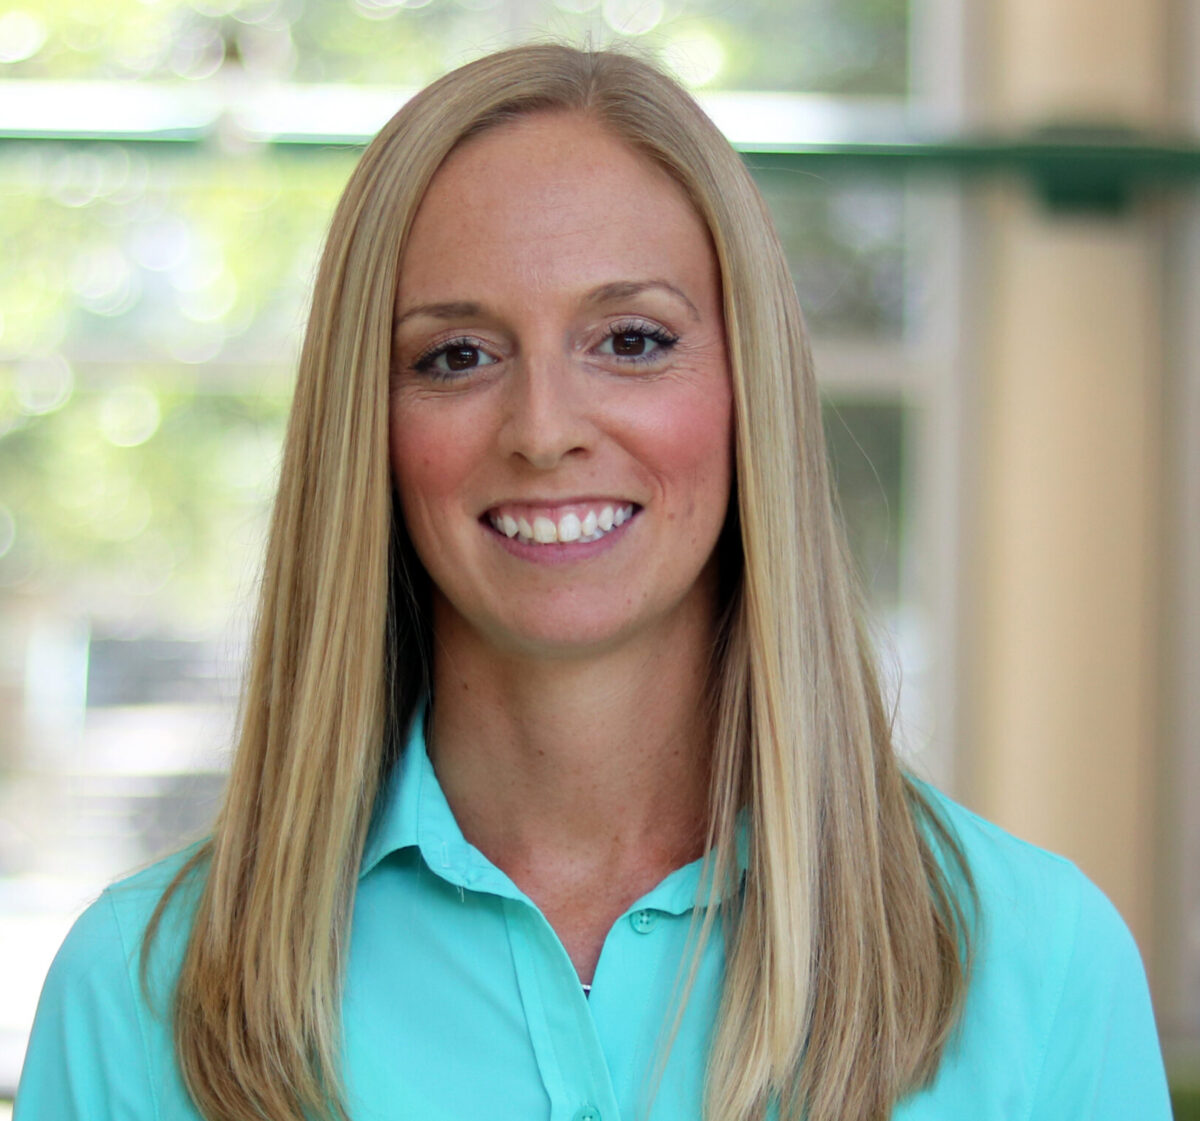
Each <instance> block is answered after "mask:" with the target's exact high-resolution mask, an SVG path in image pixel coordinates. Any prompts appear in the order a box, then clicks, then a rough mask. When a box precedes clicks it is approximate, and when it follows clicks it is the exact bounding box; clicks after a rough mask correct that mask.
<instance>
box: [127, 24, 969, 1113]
mask: <svg viewBox="0 0 1200 1121" xmlns="http://www.w3.org/2000/svg"><path fill="white" fill-rule="evenodd" d="M554 110H557V111H575V112H583V113H588V114H591V115H592V116H593V117H594V118H595V119H597V120H598V121H600V122H601V123H603V124H604V125H606V126H607V127H608V128H610V129H611V130H612V131H613V132H614V134H615V135H617V136H619V137H621V138H623V139H624V140H625V141H626V142H627V143H629V144H630V145H631V146H633V147H634V148H635V149H636V150H638V151H639V152H641V153H643V154H645V155H647V156H649V157H650V158H651V159H653V160H655V161H656V162H657V163H658V164H659V165H660V166H662V167H663V168H665V169H666V170H667V171H668V172H669V173H670V174H671V175H673V176H674V177H675V179H676V180H677V181H678V182H679V183H680V184H681V185H682V186H683V187H684V189H685V190H686V191H687V193H688V195H689V196H690V198H691V199H692V201H693V203H694V205H695V206H696V209H697V211H698V212H699V213H700V215H701V216H702V217H703V218H704V220H705V221H706V222H707V224H708V227H709V229H710V231H711V233H712V237H713V242H714V245H715V247H716V252H717V256H718V259H719V263H720V269H721V278H722V284H723V290H724V305H725V322H726V329H727V333H728V344H729V361H730V368H731V372H732V379H733V390H734V400H735V412H736V445H737V454H736V480H737V482H736V491H737V494H736V499H737V501H736V505H735V507H734V510H733V513H732V515H731V520H730V527H729V530H728V534H727V541H726V551H727V552H728V553H729V554H730V556H731V557H732V562H731V563H730V564H727V565H726V566H725V568H726V571H725V577H726V580H725V593H726V594H725V603H724V610H723V614H722V617H721V620H720V623H719V628H718V630H719V633H718V643H717V654H716V666H715V671H714V682H715V684H714V691H715V704H716V718H715V726H716V734H715V742H714V745H713V751H714V756H713V759H714V766H713V787H712V802H711V807H712V808H711V815H710V817H711V824H710V842H711V844H712V847H713V848H712V851H713V856H712V862H713V871H714V881H715V882H732V881H733V879H734V878H735V874H736V873H735V858H734V853H735V847H736V846H735V830H736V816H737V814H738V811H739V809H740V808H741V807H742V806H748V807H749V810H750V815H751V823H752V830H751V835H752V843H751V852H750V863H749V868H748V870H747V873H746V878H745V887H744V890H743V891H741V892H740V893H739V892H734V893H732V895H731V898H732V899H733V900H734V902H733V903H732V904H731V905H730V906H729V907H728V914H727V915H726V920H727V921H726V930H727V958H726V967H725V980H724V987H723V994H722V1000H721V1006H720V1010H719V1015H718V1023H717V1025H716V1028H715V1035H714V1042H713V1046H712V1052H711V1055H710V1058H709V1063H708V1082H707V1091H706V1111H705V1112H706V1116H707V1117H708V1118H710V1119H712V1121H751V1119H756V1118H761V1117H762V1116H763V1115H764V1113H765V1111H766V1109H767V1107H768V1105H769V1104H771V1103H775V1104H776V1105H777V1106H778V1108H779V1109H780V1117H781V1118H783V1119H785V1121H793V1119H798V1118H799V1117H800V1116H801V1115H802V1114H803V1115H805V1116H807V1118H808V1119H809V1121H833V1119H835V1118H836V1119H838V1121H882V1119H884V1118H886V1117H888V1115H889V1114H890V1112H891V1109H892V1106H893V1105H894V1103H895V1102H896V1101H897V1100H898V1099H899V1098H900V1097H902V1096H903V1095H904V1094H905V1093H907V1092H910V1091H912V1090H913V1089H915V1088H917V1087H919V1086H921V1085H923V1084H925V1083H926V1082H928V1081H929V1080H930V1079H931V1078H932V1076H933V1074H934V1073H935V1071H936V1069H937V1065H938V1062H939V1059H940V1056H941V1053H942V1050H943V1048H944V1045H945V1043H946V1040H947V1037H948V1035H949V1033H950V1031H951V1030H952V1028H953V1025H954V1023H955V1020H956V1018H957V1014H958V1010H959V1008H960V1006H961V1003H962V1000H963V997H964V992H965V987H966V982H967V962H968V958H969V953H968V947H969V941H970V939H969V930H968V926H969V915H968V909H969V906H970V904H971V900H972V898H973V889H972V887H971V883H970V875H969V871H968V869H967V868H966V866H965V862H964V860H963V858H962V855H961V853H960V851H959V849H958V848H957V846H956V845H955V843H954V841H953V839H952V837H950V836H949V835H948V833H947V832H946V830H945V829H943V828H942V827H941V826H940V824H939V821H938V819H937V816H936V814H934V812H933V811H932V809H931V808H930V806H929V805H928V804H927V802H926V801H925V800H924V799H923V797H922V796H921V794H920V793H919V791H918V789H917V787H915V786H914V785H913V784H912V783H911V782H909V781H908V780H907V779H906V778H905V777H904V776H903V775H902V774H901V772H900V770H899V768H898V765H897V763H896V760H895V757H894V755H893V751H892V744H891V730H890V724H889V720H888V717H887V713H886V710H885V708H884V705H883V703H882V700H881V696H880V690H879V687H878V684H877V681H876V677H875V671H874V668H873V663H872V657H871V654H870V650H869V646H868V643H867V641H866V639H865V637H864V634H863V631H862V629H861V627H860V624H859V622H858V620H859V619H860V617H861V613H860V610H859V604H858V602H857V596H856V592H855V584H854V581H853V579H852V576H851V572H852V568H851V565H850V564H849V562H848V560H847V558H846V556H845V552H844V546H843V538H842V534H841V530H840V526H839V522H838V519H837V516H836V513H835V509H834V504H833V500H832V497H831V491H830V482H829V478H828V471H827V466H826V461H825V450H824V441H823V435H822V428H821V421H820V406H819V402H818V397H817V391H816V386H815V381H814V378H813V374H812V369H811V361H810V357H809V352H808V345H807V341H806V335H805V329H804V324H803V321H802V318H801V315H800V310H799V307H798V305H797V302H796V297H795V292H794V289H793V286H792V282H791V279H790V275H789V272H788V268H787V264H786V262H785V260H784V256H783V253H782V250H781V248H780V245H779V242H778V239H777V237H776V235H775V233H774V228H773V225H772V222H771V218H770V215H769V214H768V212H767V210H766V207H765V205H764V203H763V201H762V199H761V197H760V195H759V193H758V191H757V189H756V188H755V187H754V185H753V182H752V180H751V179H750V176H749V175H748V174H747V172H746V170H745V168H744V167H743V165H742V163H741V160H740V159H739V157H738V156H737V154H736V153H735V152H734V151H733V150H732V149H731V148H730V146H729V144H728V143H727V142H726V141H725V139H724V138H723V137H722V136H721V134H720V133H719V132H718V130H717V129H716V127H715V126H714V125H713V124H712V122H711V121H709V119H708V118H707V117H706V116H705V115H704V114H703V112H702V111H701V110H700V109H699V107H698V106H697V105H696V104H695V102H694V101H693V100H692V99H691V97H690V96H688V94H686V93H685V92H684V91H683V90H682V89H680V88H679V87H678V86H677V85H676V84H675V83H674V82H672V81H671V80H670V79H667V78H665V77H664V76H662V75H661V74H659V73H658V72H657V71H655V70H654V69H653V68H652V67H650V66H648V65H647V64H645V63H643V62H640V61H638V60H635V59H633V58H630V57H628V56H625V55H622V54H619V53H612V52H606V51H599V52H585V51H576V50H572V49H570V48H566V47H562V46H553V45H538V46H525V47H519V48H516V49H513V50H509V51H505V52H502V53H499V54H495V55H491V56H489V57H486V58H483V59H480V60H478V61H476V62H473V63H470V64H469V65H467V66H464V67H462V68H461V69H459V70H457V71H455V72H453V73H452V74H449V75H447V76H446V77H444V78H442V79H441V80H439V81H438V82H436V83H434V84H433V85H432V86H430V87H429V88H428V89H426V90H425V91H424V92H423V93H421V94H419V95H418V96H416V97H415V98H414V99H413V100H411V101H410V102H409V103H408V104H407V105H405V106H404V108H403V109H401V110H400V112H399V113H397V114H396V116H395V117H393V119H392V120H391V121H390V122H389V123H388V124H387V125H386V126H385V127H384V129H383V131H382V132H381V133H380V134H379V136H378V137H376V139H375V140H374V141H373V142H372V143H371V145H370V146H369V147H368V148H367V150H366V152H365V154H364V155H363V157H362V160H361V162H360V163H359V165H358V167H357V169H356V170H355V172H354V173H353V175H352V176H351V179H350V182H349V184H348V186H347V187H346V190H345V193H344V194H343V196H342V198H341V201H340V203H339V205H338V207H337V210H336V213H335V215H334V218H333V223H332V228H331V230H330V233H329V236H328V240H327V244H326V247H325V252H324V255H323V257H322V260H321V265H320V269H319V273H318V277H317V283H316V288H315V293H314V297H313V307H312V313H311V316H310V319H309V323H308V330H307V333H306V336H305V340H304V346H303V350H302V353H301V358H300V371H299V380H298V384H297V388H296V395H295V401H294V404H293V407H292V414H291V419H290V422H289V426H288V431H287V437H286V442H285V447H284V457H283V469H282V478H281V482H280V488H279V495H278V499H277V502H276V506H275V511H274V517H273V521H272V525H271V532H270V539H269V544H268V549H267V557H266V566H265V575H264V580H263V587H262V595H261V601H260V607H259V615H258V620H257V629H256V635H255V641H254V645H253V649H252V656H251V660H250V666H249V670H248V678H247V682H246V686H245V690H244V695H243V701H242V718H241V730H240V742H239V745H238V750H237V753H236V757H235V760H234V764H233V769H232V774H231V776H230V781H229V786H228V792H227V795H226V798H225V802H224V805H223V808H222V810H221V813H220V816H219V818H218V821H217V823H216V826H215V829H214V833H213V836H212V838H211V840H210V841H208V842H207V843H206V844H205V845H204V846H203V847H202V848H201V849H200V850H199V851H198V852H197V853H196V854H195V855H194V857H193V858H192V860H191V861H190V862H189V864H188V866H187V867H186V868H185V869H184V871H183V872H182V873H181V874H180V877H179V878H177V880H176V885H175V886H178V884H180V883H182V882H183V880H184V879H185V878H186V877H187V876H189V875H190V874H192V873H193V872H196V871H202V873H203V887H202V892H201V895H200V900H199V903H198V907H197V910H196V914H195V918H194V922H193V926H192V931H191V936H190V940H189V943H188V946H187V950H186V954H185V957H184V960H183V963H182V967H181V971H180V974H179V979H178V983H177V987H176V991H175V998H174V1031H175V1039H176V1046H177V1052H178V1057H179V1063H180V1067H181V1069H182V1072H183V1076H184V1079H185V1081H186V1084H187V1086H188V1089H189V1091H190V1092H191V1094H192V1096H193V1098H194V1099H195V1101H196V1103H197V1105H198V1106H199V1108H200V1110H201V1112H202V1113H203V1114H204V1115H205V1116H206V1117H207V1118H209V1119H210V1121H235V1119H236V1121H241V1119H243V1118H245V1117H249V1116H261V1117H264V1118H268V1119H270V1121H303V1118H304V1117H305V1116H313V1115H317V1116H333V1117H339V1118H344V1117H345V1116H346V1114H345V1112H344V1109H343V1106H342V1103H341V1094H340V1073H339V1060H338V1055H339V1032H340V986H341V979H342V975H343V971H344V967H345V954H346V947H347V944H348V927H349V923H350V918H351V911H352V907H353V902H354V890H355V884H356V880H357V874H358V866H359V861H360V857H361V854H362V849H363V844H364V841H365V837H366V832H367V827H368V824H369V821H370V816H371V812H372V808H373V805H374V801H375V797H376V794H377V792H378V790H379V787H380V782H381V779H382V778H383V776H384V775H385V774H386V771H387V769H388V767H390V766H391V765H392V763H393V762H394V759H395V754H396V751H397V743H396V740H397V736H398V733H399V730H400V729H403V728H404V727H405V725H406V724H407V721H408V719H409V717H410V715H411V713H412V711H413V709H414V707H415V705H416V704H417V703H418V701H419V699H420V698H421V696H422V695H423V694H424V692H425V690H426V688H427V685H428V682H427V677H426V674H427V665H428V658H427V647H428V635H427V634H426V633H425V630H426V627H427V614H426V609H425V593H424V589H423V588H422V582H423V581H424V579H425V578H424V576H423V574H422V572H421V571H420V566H419V565H418V564H416V562H415V560H414V558H413V555H412V553H411V549H410V546H409V544H408V542H407V539H406V536H405V533H404V529H403V525H402V522H401V520H400V518H399V517H398V515H397V514H396V512H395V511H394V509H393V494H392V484H391V479H390V477H389V470H388V462H389V461H388V420H387V417H388V380H389V379H388V372H389V359H390V349H391V336H392V307H393V301H394V297H395V292H396V284H397V272H398V264H399V260H400V255H401V252H402V249H403V246H404V244H405V238H406V236H407V233H408V230H409V227H410V224H411V222H412V220H413V217H414V215H415V213H416V210H417V207H418V205H419V203H420V201H421V198H422V196H423V194H424V192H425V190H426V188H427V186H428V184H429V182H430V179H431V178H432V177H433V175H434V173H435V172H436V170H437V169H438V167H439V165H440V164H441V163H442V161H443V160H444V159H445V157H446V156H447V154H448V153H449V152H450V151H451V149H453V148H454V146H455V145H456V144H458V143H459V142H461V141H462V140H463V139H464V138H465V137H467V136H470V135H473V134H476V133H479V132H481V131H483V130H486V129H488V128H492V127H496V126H497V125H498V124H501V123H503V122H504V121H506V120H510V119H512V118H513V117H516V116H519V115H521V114H527V113H532V112H539V111H554ZM169 897H170V893H168V896H167V897H165V898H164V900H163V902H162V903H160V905H159V909H158V911H157V912H156V914H155V919H154V921H153V922H152V923H151V926H150V929H149V930H148V931H147V935H146V944H147V948H149V946H150V944H151V942H152V940H153V938H154V933H155V929H156V927H157V925H158V920H159V918H160V917H161V915H162V913H163V908H164V906H165V905H166V902H167V899H168V898H169ZM706 935H707V928H705V930H704V931H702V932H701V937H702V938H703V937H705V936H706Z"/></svg>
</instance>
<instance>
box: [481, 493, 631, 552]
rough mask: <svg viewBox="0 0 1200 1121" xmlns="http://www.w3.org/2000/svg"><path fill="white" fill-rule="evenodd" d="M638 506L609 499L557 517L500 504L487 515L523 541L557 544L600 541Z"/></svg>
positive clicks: (499, 529)
mask: <svg viewBox="0 0 1200 1121" xmlns="http://www.w3.org/2000/svg"><path fill="white" fill-rule="evenodd" d="M636 509H638V507H636V506H635V505H634V504H633V503H628V502H627V503H623V504H622V503H606V504H604V505H599V506H592V507H587V508H583V509H576V510H568V511H566V512H565V513H562V514H560V515H559V516H558V518H557V519H555V518H552V517H548V516H547V515H545V514H531V513H528V512H524V511H523V512H520V513H517V512H515V511H513V512H510V511H508V510H505V509H503V508H500V507H498V508H496V509H493V510H489V511H488V512H487V515H486V518H487V521H488V523H489V524H490V525H491V527H492V528H493V529H494V530H495V531H496V532H497V533H502V534H504V536H505V537H511V538H513V539H514V540H516V541H519V542H520V543H521V544H523V545H556V544H567V543H571V542H581V543H586V542H589V541H599V540H600V538H602V537H604V536H605V534H608V533H611V532H612V531H613V530H614V529H617V528H618V527H620V526H622V525H624V524H625V523H626V522H627V521H629V519H630V518H632V517H633V515H634V512H635V511H636Z"/></svg>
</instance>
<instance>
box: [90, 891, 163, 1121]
mask: <svg viewBox="0 0 1200 1121" xmlns="http://www.w3.org/2000/svg"><path fill="white" fill-rule="evenodd" d="M104 897H105V898H106V899H107V900H108V905H109V907H110V908H111V910H112V917H113V923H114V925H115V926H116V928H117V937H118V938H120V940H121V949H122V951H123V952H124V955H125V981H126V984H128V985H129V998H130V1001H131V1002H132V1004H133V1014H134V1018H135V1019H136V1020H137V1026H138V1038H139V1039H140V1040H141V1041H142V1060H143V1062H144V1063H145V1067H146V1082H147V1084H148V1085H149V1087H150V1101H151V1103H152V1104H153V1106H154V1116H155V1117H156V1118H161V1117H162V1109H161V1107H160V1103H159V1100H158V1089H157V1087H156V1086H155V1083H154V1073H153V1071H154V1068H153V1065H152V1064H151V1062H150V1041H149V1039H148V1037H147V1033H146V1024H145V1021H144V1019H143V1017H142V1002H141V1001H140V1000H139V999H138V992H137V989H136V988H135V986H134V982H133V976H132V973H131V970H132V969H133V967H134V964H135V959H136V957H137V955H136V953H135V952H131V951H130V949H129V945H128V943H127V942H126V939H125V929H124V927H123V926H122V925H121V915H120V912H119V911H118V910H117V904H116V900H115V899H113V896H112V892H111V891H109V890H107V889H106V890H105V892H104Z"/></svg>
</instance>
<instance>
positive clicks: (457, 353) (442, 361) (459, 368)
mask: <svg viewBox="0 0 1200 1121" xmlns="http://www.w3.org/2000/svg"><path fill="white" fill-rule="evenodd" d="M495 361H496V359H495V358H493V357H492V356H491V355H490V354H488V353H487V351H485V350H484V349H483V347H481V346H477V345H476V344H475V343H473V342H471V340H470V339H451V341H450V342H448V343H443V344H442V345H441V346H436V347H434V348H433V349H432V350H429V351H426V352H425V354H423V355H422V356H421V357H420V358H418V359H417V360H416V362H414V363H413V369H414V370H416V371H417V372H418V373H421V374H425V375H426V376H427V377H431V378H434V379H435V380H436V379H439V378H440V379H443V380H445V379H447V378H450V377H453V376H454V375H456V374H469V373H471V372H472V371H473V370H477V369H479V368H480V367H481V366H491V365H492V364H493V363H494V362H495Z"/></svg>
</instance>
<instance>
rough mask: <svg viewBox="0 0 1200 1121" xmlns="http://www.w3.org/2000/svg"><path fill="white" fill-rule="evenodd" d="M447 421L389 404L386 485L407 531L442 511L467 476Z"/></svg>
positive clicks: (460, 438)
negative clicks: (389, 474)
mask: <svg viewBox="0 0 1200 1121" xmlns="http://www.w3.org/2000/svg"><path fill="white" fill-rule="evenodd" d="M448 419H449V418H446V417H443V416H439V415H438V413H437V412H436V411H431V410H426V409H421V408H419V407H417V406H414V405H409V404H404V403H397V404H393V406H392V412H391V431H390V439H389V443H390V455H391V464H392V483H393V485H394V486H395V488H396V493H397V494H398V495H399V497H400V505H401V508H402V509H403V511H404V516H405V520H406V521H407V522H408V524H409V528H410V532H411V531H414V530H417V528H418V526H419V524H420V523H421V522H422V521H424V520H426V519H428V518H429V517H430V515H434V516H436V514H437V512H438V511H439V510H443V509H445V507H446V504H447V503H448V502H449V501H450V500H451V498H452V496H453V495H454V494H455V493H456V492H457V491H458V489H459V487H460V486H461V483H462V481H463V479H464V478H465V477H466V475H467V474H468V473H469V465H470V458H471V456H470V449H469V446H468V445H467V443H465V442H464V437H465V434H464V433H460V432H459V431H457V428H456V426H454V425H453V424H447V423H446V422H447V420H448Z"/></svg>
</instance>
